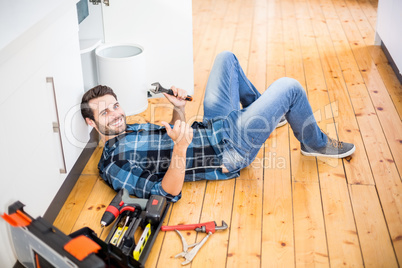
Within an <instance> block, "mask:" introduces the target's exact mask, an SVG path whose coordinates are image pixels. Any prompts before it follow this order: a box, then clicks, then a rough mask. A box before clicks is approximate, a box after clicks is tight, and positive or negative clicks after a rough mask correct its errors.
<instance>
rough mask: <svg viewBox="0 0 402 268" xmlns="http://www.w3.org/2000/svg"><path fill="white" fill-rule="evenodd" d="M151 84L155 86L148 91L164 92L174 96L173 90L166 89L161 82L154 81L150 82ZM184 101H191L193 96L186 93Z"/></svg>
mask: <svg viewBox="0 0 402 268" xmlns="http://www.w3.org/2000/svg"><path fill="white" fill-rule="evenodd" d="M151 86H154V87H155V88H151V89H150V91H151V92H152V93H154V94H158V93H166V94H169V95H172V96H175V95H174V93H173V90H171V89H166V88H164V87H162V86H161V84H159V82H155V83H152V84H151ZM185 100H186V101H192V100H193V97H191V96H190V95H187V97H186V98H185Z"/></svg>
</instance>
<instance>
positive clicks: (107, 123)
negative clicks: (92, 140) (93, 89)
mask: <svg viewBox="0 0 402 268" xmlns="http://www.w3.org/2000/svg"><path fill="white" fill-rule="evenodd" d="M89 107H91V109H92V111H93V113H94V118H95V122H94V121H92V120H90V119H89V118H87V123H88V124H89V125H91V126H92V127H94V128H95V129H97V130H98V131H99V132H100V133H101V134H103V135H104V136H106V138H107V139H109V138H111V137H113V136H117V135H119V134H121V133H123V132H124V131H125V130H126V115H125V113H124V111H123V109H122V108H121V107H120V105H119V103H118V102H117V100H116V99H115V98H114V97H113V96H112V95H105V96H102V97H99V98H96V99H92V100H90V101H89Z"/></svg>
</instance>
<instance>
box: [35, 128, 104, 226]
mask: <svg viewBox="0 0 402 268" xmlns="http://www.w3.org/2000/svg"><path fill="white" fill-rule="evenodd" d="M98 142H99V134H98V132H97V131H96V130H92V131H91V133H90V138H89V141H88V143H87V145H86V146H85V148H84V150H83V151H82V153H81V155H80V156H79V157H78V159H77V161H76V162H75V164H74V166H73V168H72V169H71V171H70V172H69V174H68V176H67V178H66V179H65V181H64V182H63V184H62V185H61V187H60V189H59V191H58V192H57V194H56V196H55V197H54V199H53V200H52V202H51V203H50V205H49V207H48V209H47V210H46V212H45V214H44V215H43V218H44V219H46V220H47V221H48V222H50V223H53V222H54V221H55V219H56V217H57V215H58V214H59V212H60V210H61V208H62V207H63V205H64V203H65V202H66V200H67V198H68V196H69V195H70V192H71V191H72V189H73V187H74V185H75V184H76V182H77V180H78V178H79V177H80V176H81V173H82V170H83V169H84V167H85V165H86V164H87V163H88V160H89V158H90V157H91V156H92V154H93V152H94V151H95V149H96V147H97V145H98Z"/></svg>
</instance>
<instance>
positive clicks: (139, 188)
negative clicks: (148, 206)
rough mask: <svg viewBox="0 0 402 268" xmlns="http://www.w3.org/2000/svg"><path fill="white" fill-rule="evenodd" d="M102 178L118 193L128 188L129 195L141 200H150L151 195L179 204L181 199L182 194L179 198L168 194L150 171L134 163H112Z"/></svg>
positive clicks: (102, 174)
mask: <svg viewBox="0 0 402 268" xmlns="http://www.w3.org/2000/svg"><path fill="white" fill-rule="evenodd" d="M101 176H102V178H103V179H104V180H105V181H107V182H108V183H109V184H110V185H111V186H112V187H113V189H115V190H116V191H118V190H120V189H121V188H126V189H127V190H128V191H129V194H131V195H135V196H137V197H139V198H149V197H150V196H151V195H161V196H165V197H166V199H167V200H168V201H170V202H177V201H178V200H179V199H180V198H181V192H180V194H179V195H177V196H173V195H171V194H168V193H167V192H165V190H163V188H162V185H161V184H162V180H161V179H159V177H158V176H157V175H155V174H152V173H151V172H150V171H148V170H143V169H142V168H141V167H139V166H138V165H136V164H135V163H134V162H131V161H129V160H119V161H115V162H112V163H110V164H109V165H108V166H106V167H105V168H104V172H101Z"/></svg>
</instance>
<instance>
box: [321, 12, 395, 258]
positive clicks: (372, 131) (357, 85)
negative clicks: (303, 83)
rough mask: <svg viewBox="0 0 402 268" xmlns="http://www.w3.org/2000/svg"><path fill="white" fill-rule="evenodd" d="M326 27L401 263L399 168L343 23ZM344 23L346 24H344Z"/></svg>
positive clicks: (329, 22)
mask: <svg viewBox="0 0 402 268" xmlns="http://www.w3.org/2000/svg"><path fill="white" fill-rule="evenodd" d="M335 10H336V12H337V13H338V14H342V16H344V17H343V20H347V19H348V18H349V17H348V16H346V15H347V14H344V13H342V11H343V10H342V8H341V7H339V6H337V5H334V7H333V11H332V12H335ZM327 21H328V27H329V29H330V31H331V33H332V39H333V43H334V48H335V49H336V51H337V55H338V58H339V62H340V64H341V67H342V70H343V75H344V77H345V81H346V83H347V85H348V89H349V94H350V96H351V100H352V103H353V107H354V110H355V113H356V117H357V120H358V123H359V127H360V131H361V133H362V137H363V141H364V144H365V146H366V148H367V150H366V152H367V156H368V158H369V161H370V165H371V169H372V171H373V174H374V180H375V183H376V186H377V188H378V194H379V198H380V202H381V204H382V207H383V210H384V215H385V217H386V219H387V224H388V228H389V232H390V234H391V237H392V241H393V243H394V247H395V248H397V250H396V254H397V256H398V261H399V262H401V261H402V249H401V244H402V242H401V240H400V239H398V237H401V228H400V226H402V219H401V217H400V215H402V212H401V209H402V205H401V197H400V194H399V193H400V191H401V190H400V185H401V179H400V174H399V173H398V169H397V167H396V165H395V162H394V160H393V159H392V156H393V155H392V153H391V151H390V148H389V147H388V141H387V139H386V137H385V135H384V132H383V130H382V127H381V124H380V121H379V118H378V117H377V116H376V115H377V114H376V111H375V109H374V108H373V104H372V102H371V98H370V96H369V94H368V92H367V90H366V88H365V84H364V81H363V79H362V76H361V74H360V71H359V69H358V66H357V65H356V63H355V61H354V55H353V54H352V51H350V49H349V50H348V47H349V45H348V42H347V39H346V36H345V34H343V33H341V31H340V30H339V29H340V27H342V26H341V23H342V22H339V21H335V20H327ZM344 24H345V23H344Z"/></svg>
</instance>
